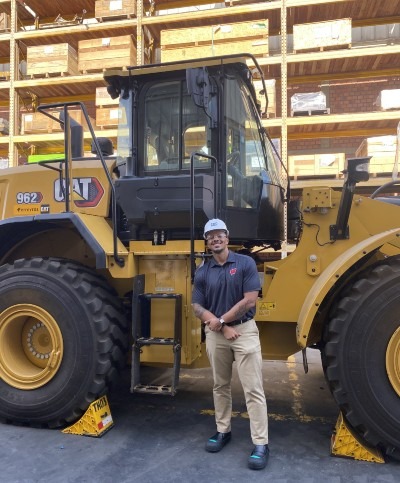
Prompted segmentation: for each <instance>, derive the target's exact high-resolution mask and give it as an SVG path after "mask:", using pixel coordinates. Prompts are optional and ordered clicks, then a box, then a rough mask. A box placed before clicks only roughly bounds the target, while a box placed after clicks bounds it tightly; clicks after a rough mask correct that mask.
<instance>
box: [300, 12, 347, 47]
mask: <svg viewBox="0 0 400 483" xmlns="http://www.w3.org/2000/svg"><path fill="white" fill-rule="evenodd" d="M340 47H349V48H350V47H351V18H341V19H338V20H328V21H326V22H315V23H304V24H298V25H293V48H294V51H295V52H297V51H300V50H325V49H328V48H340Z"/></svg>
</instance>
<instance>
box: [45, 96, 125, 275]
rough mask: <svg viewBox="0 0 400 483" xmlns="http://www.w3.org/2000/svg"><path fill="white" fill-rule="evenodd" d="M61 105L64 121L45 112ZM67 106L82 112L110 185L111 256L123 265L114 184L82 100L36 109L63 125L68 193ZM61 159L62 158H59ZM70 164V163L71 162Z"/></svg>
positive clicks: (68, 133)
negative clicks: (120, 254)
mask: <svg viewBox="0 0 400 483" xmlns="http://www.w3.org/2000/svg"><path fill="white" fill-rule="evenodd" d="M60 107H62V108H63V109H64V121H62V120H61V119H58V118H56V117H55V116H53V115H52V114H50V113H49V112H46V109H57V108H60ZM69 107H80V109H81V110H82V112H83V115H84V117H85V120H86V123H87V126H88V128H89V131H90V135H91V137H92V140H93V143H94V147H95V149H96V153H97V155H98V157H99V159H100V162H101V164H102V167H103V169H104V172H105V175H106V178H107V181H108V183H109V185H110V189H111V211H112V218H113V220H112V221H113V223H112V229H113V251H114V253H113V256H114V260H115V263H117V265H119V266H120V267H123V266H124V265H125V262H124V259H123V258H121V257H120V256H119V255H118V250H117V245H118V236H117V201H116V195H115V186H114V183H113V180H112V178H111V175H110V172H109V171H108V168H107V164H106V162H105V160H104V156H103V153H102V151H101V148H100V145H99V142H98V140H97V137H96V135H95V132H94V129H93V126H92V123H91V121H90V118H89V115H88V113H87V110H86V107H85V105H84V104H83V103H82V102H79V101H74V102H59V103H54V104H43V105H42V106H39V107H38V111H40V112H42V113H43V114H44V115H46V116H47V117H50V118H51V119H54V120H56V121H57V122H59V123H60V124H61V125H62V126H63V127H64V146H65V159H64V161H65V178H66V179H65V187H66V190H65V191H66V193H68V195H69V185H70V171H71V172H72V166H70V162H71V156H70V152H71V151H70V149H71V146H70V141H71V136H70V116H69V113H68V108H69ZM61 161H62V160H61ZM71 164H72V163H71ZM65 202H66V203H65V208H66V210H67V211H70V209H69V208H70V206H69V196H65Z"/></svg>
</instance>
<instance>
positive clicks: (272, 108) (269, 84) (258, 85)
mask: <svg viewBox="0 0 400 483" xmlns="http://www.w3.org/2000/svg"><path fill="white" fill-rule="evenodd" d="M264 83H265V88H266V91H267V96H268V107H267V112H266V113H265V104H266V99H265V95H264V94H261V92H263V90H264V88H263V83H262V81H261V80H255V81H254V82H253V84H254V89H255V90H256V94H257V99H258V102H259V103H260V104H261V112H262V113H265V114H264V117H268V118H269V117H275V116H276V80H275V79H265V80H264Z"/></svg>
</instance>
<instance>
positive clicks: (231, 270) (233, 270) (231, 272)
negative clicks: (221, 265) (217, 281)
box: [229, 268, 237, 275]
mask: <svg viewBox="0 0 400 483" xmlns="http://www.w3.org/2000/svg"><path fill="white" fill-rule="evenodd" d="M236 270H237V269H236V268H231V269H230V270H229V274H230V275H235V273H236Z"/></svg>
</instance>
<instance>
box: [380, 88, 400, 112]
mask: <svg viewBox="0 0 400 483" xmlns="http://www.w3.org/2000/svg"><path fill="white" fill-rule="evenodd" d="M375 104H376V106H377V107H378V109H381V110H383V111H384V110H386V109H400V89H385V90H383V91H381V92H380V93H379V96H378V98H377V99H376V102H375Z"/></svg>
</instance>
